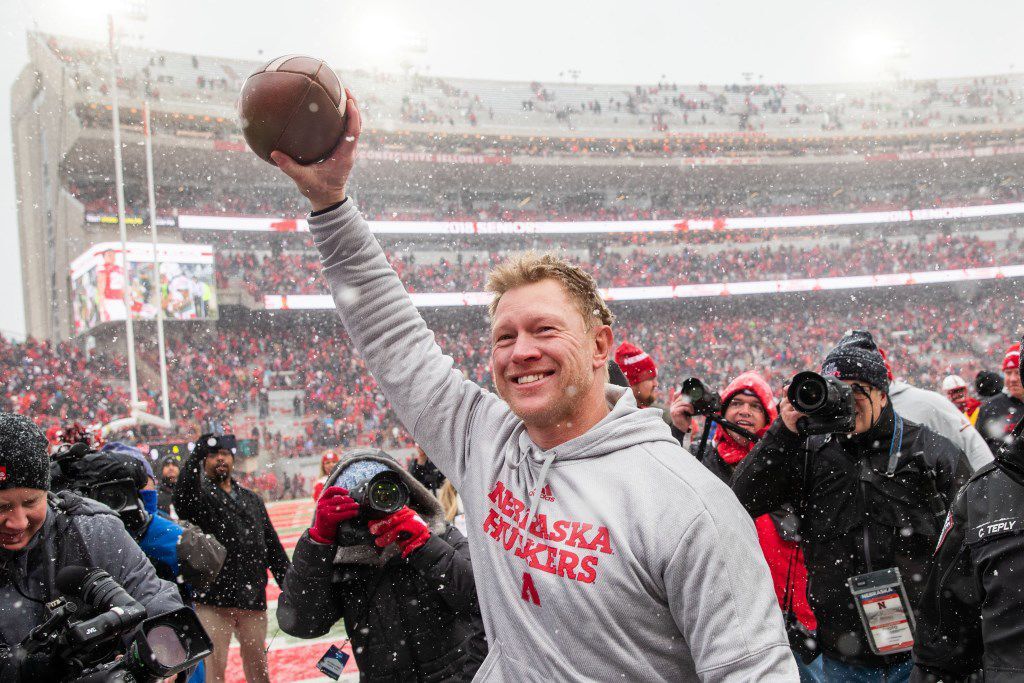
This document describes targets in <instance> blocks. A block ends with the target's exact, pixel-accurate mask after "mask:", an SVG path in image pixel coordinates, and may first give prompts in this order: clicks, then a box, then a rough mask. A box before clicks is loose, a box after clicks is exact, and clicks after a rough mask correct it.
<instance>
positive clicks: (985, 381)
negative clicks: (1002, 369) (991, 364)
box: [974, 370, 1003, 398]
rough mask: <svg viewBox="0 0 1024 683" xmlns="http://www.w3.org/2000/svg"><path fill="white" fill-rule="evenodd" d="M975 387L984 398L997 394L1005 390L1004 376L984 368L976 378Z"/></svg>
mask: <svg viewBox="0 0 1024 683" xmlns="http://www.w3.org/2000/svg"><path fill="white" fill-rule="evenodd" d="M974 388H975V389H977V391H978V396H980V397H982V398H989V397H990V396H995V395H996V394H998V393H999V392H1000V391H1002V390H1003V378H1002V377H1001V376H1000V375H999V373H998V372H992V371H991V370H982V371H980V372H979V373H978V374H977V376H975V378H974Z"/></svg>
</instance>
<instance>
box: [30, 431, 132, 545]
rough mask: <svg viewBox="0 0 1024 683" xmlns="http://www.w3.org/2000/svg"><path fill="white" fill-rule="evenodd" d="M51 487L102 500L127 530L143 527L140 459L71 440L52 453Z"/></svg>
mask: <svg viewBox="0 0 1024 683" xmlns="http://www.w3.org/2000/svg"><path fill="white" fill-rule="evenodd" d="M52 460H53V461H52V464H51V466H50V471H51V480H52V482H53V484H52V487H53V489H54V490H56V491H60V490H64V489H68V490H72V491H75V492H76V493H78V494H80V495H82V496H85V497H86V498H91V499H93V500H95V501H98V502H100V503H103V504H104V505H106V506H107V507H109V508H110V509H111V510H113V511H114V512H116V513H117V515H118V517H120V518H121V521H122V522H123V523H124V525H125V528H126V529H128V531H129V533H132V534H135V533H136V532H137V531H138V530H140V529H142V528H144V527H145V525H146V523H147V522H148V521H149V514H148V513H147V512H146V509H145V505H143V503H142V499H141V498H140V497H139V489H141V488H142V487H143V486H145V484H146V478H147V474H146V472H145V469H144V467H143V465H142V464H141V463H139V462H138V461H137V460H135V458H133V457H132V456H130V455H126V454H124V453H116V452H108V451H100V452H96V451H93V450H91V449H89V448H88V447H87V446H85V445H83V444H74V445H73V446H71V447H70V448H67V449H64V450H61V451H60V452H58V453H57V454H56V455H55V456H53V459H52Z"/></svg>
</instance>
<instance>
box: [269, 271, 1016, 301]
mask: <svg viewBox="0 0 1024 683" xmlns="http://www.w3.org/2000/svg"><path fill="white" fill-rule="evenodd" d="M1008 277H1024V264H1020V265H1011V266H991V267H987V268H962V269H959V270H925V271H921V272H917V273H884V274H881V275H853V276H848V277H827V278H804V279H796V280H756V281H750V282H711V283H705V284H696V285H675V286H673V285H662V286H660V287H607V288H604V287H602V288H601V296H602V297H604V299H605V301H649V300H653V299H693V298H702V297H715V296H734V295H744V294H783V293H791V292H818V291H828V290H839V289H872V288H877V287H906V286H908V285H930V284H943V283H949V282H963V281H966V280H998V279H1003V278H1008ZM409 296H410V297H411V298H412V302H413V304H415V305H416V306H418V307H423V308H434V307H438V308H443V307H450V306H486V305H487V304H488V303H490V301H491V297H492V295H491V294H490V293H488V292H444V293H429V292H418V293H413V294H410V295H409ZM263 306H264V308H266V309H267V310H271V311H285V310H295V311H298V310H330V309H333V308H334V299H333V298H332V297H331V295H329V294H267V295H265V296H264V297H263Z"/></svg>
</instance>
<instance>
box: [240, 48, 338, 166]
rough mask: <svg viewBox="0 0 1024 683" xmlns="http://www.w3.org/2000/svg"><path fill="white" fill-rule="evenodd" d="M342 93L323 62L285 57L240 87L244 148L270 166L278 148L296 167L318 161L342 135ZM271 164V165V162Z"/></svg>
mask: <svg viewBox="0 0 1024 683" xmlns="http://www.w3.org/2000/svg"><path fill="white" fill-rule="evenodd" d="M344 102H345V89H344V88H343V87H342V85H341V81H339V80H338V76H337V75H336V74H335V73H334V71H333V70H332V69H331V67H329V66H328V65H327V62H325V61H324V60H322V59H317V58H315V57H303V56H301V55H286V56H284V57H278V58H277V59H273V60H271V61H269V62H267V63H266V64H265V65H264V66H263V67H262V68H260V69H259V70H258V71H256V72H255V73H253V74H251V75H250V76H249V77H248V78H247V79H245V83H243V84H242V92H241V94H240V95H239V96H238V120H239V124H240V125H241V127H242V135H243V136H245V141H246V142H247V143H249V148H250V149H251V150H252V151H254V152H256V154H257V155H258V156H259V157H260V158H261V159H263V160H264V161H267V162H269V163H271V164H273V163H274V162H273V161H272V160H271V159H270V153H271V152H272V151H274V150H275V149H278V150H281V151H282V152H284V153H285V154H287V155H288V156H290V157H291V158H292V159H295V160H296V161H298V162H299V163H301V164H314V163H316V162H318V161H323V160H324V159H326V158H327V156H328V155H329V154H330V153H331V150H333V149H334V148H335V146H337V144H338V141H339V140H341V135H342V133H343V132H344V131H345V109H344ZM275 165H276V164H275Z"/></svg>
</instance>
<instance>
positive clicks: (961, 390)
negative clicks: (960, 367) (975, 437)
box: [942, 375, 981, 425]
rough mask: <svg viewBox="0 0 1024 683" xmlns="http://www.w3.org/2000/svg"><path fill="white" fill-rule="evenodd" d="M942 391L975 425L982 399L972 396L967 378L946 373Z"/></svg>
mask: <svg viewBox="0 0 1024 683" xmlns="http://www.w3.org/2000/svg"><path fill="white" fill-rule="evenodd" d="M942 393H944V394H945V395H946V398H948V399H949V401H950V403H952V404H953V405H955V406H956V407H957V410H959V411H960V412H961V413H963V414H964V415H966V416H967V419H968V420H970V421H971V424H972V425H973V424H974V423H975V421H976V420H977V419H978V408H980V407H981V401H979V400H978V399H976V398H974V397H973V396H971V395H970V394H969V393H968V391H967V380H965V379H964V378H963V377H961V376H960V375H946V377H945V378H943V380H942Z"/></svg>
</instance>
